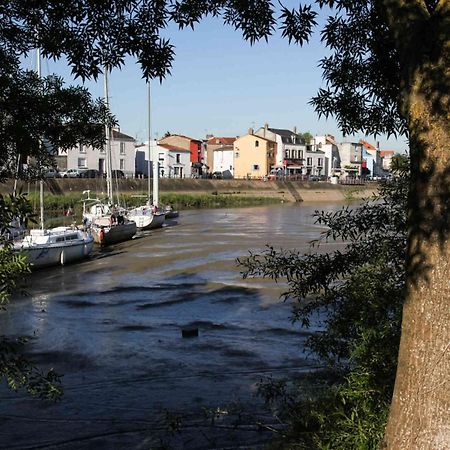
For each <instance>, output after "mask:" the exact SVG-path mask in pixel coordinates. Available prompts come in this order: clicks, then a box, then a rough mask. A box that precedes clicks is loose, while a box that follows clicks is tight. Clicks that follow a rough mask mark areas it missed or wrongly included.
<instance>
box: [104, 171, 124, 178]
mask: <svg viewBox="0 0 450 450" xmlns="http://www.w3.org/2000/svg"><path fill="white" fill-rule="evenodd" d="M111 177H112V179H114V178H125V174H124V173H123V170H119V169H114V170H111ZM103 178H106V173H104V174H103Z"/></svg>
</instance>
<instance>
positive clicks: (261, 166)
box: [233, 129, 277, 178]
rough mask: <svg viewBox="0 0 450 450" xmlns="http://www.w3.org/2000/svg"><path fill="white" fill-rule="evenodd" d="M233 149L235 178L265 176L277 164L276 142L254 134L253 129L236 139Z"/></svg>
mask: <svg viewBox="0 0 450 450" xmlns="http://www.w3.org/2000/svg"><path fill="white" fill-rule="evenodd" d="M233 149H234V158H233V161H234V177H235V178H263V177H266V176H267V175H269V173H270V170H271V169H272V168H273V167H274V166H275V153H276V151H277V144H276V142H275V141H271V140H269V139H266V138H263V137H261V136H257V135H255V134H253V130H252V129H250V130H249V133H248V134H246V135H244V136H241V137H239V138H237V139H236V140H235V141H234V144H233Z"/></svg>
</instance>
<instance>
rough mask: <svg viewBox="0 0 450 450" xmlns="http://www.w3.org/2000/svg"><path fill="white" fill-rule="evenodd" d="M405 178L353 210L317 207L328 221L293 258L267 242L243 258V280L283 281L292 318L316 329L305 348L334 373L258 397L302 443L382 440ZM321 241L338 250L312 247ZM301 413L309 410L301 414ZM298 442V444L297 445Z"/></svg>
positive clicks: (400, 290) (396, 324)
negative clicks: (315, 383) (314, 390)
mask: <svg viewBox="0 0 450 450" xmlns="http://www.w3.org/2000/svg"><path fill="white" fill-rule="evenodd" d="M407 192H408V177H407V176H406V175H403V176H398V177H396V178H394V179H393V180H392V181H389V182H386V183H384V184H383V185H382V186H381V187H380V190H379V193H378V194H377V195H376V196H375V197H374V198H373V199H370V200H367V201H366V202H365V203H364V204H363V205H362V206H361V207H359V208H350V207H346V208H343V209H341V210H339V211H337V212H316V214H315V216H316V219H317V222H318V223H319V224H322V225H324V226H326V227H327V231H326V232H324V234H323V236H322V237H321V239H319V240H318V241H315V242H314V243H313V244H312V245H313V246H317V247H318V250H319V251H318V252H314V253H308V254H299V253H297V252H295V251H284V250H275V249H274V248H272V247H269V248H268V250H266V251H265V252H263V253H262V254H250V256H249V257H248V258H247V259H245V260H241V261H240V263H241V264H242V265H243V266H244V267H245V272H244V276H246V277H248V276H258V277H259V276H262V277H270V278H272V279H274V280H275V281H278V280H280V279H285V280H286V281H287V284H288V289H287V291H286V292H285V293H284V294H283V298H284V299H285V300H292V301H294V303H293V320H294V321H296V322H299V323H300V324H301V326H302V327H309V326H310V324H311V319H312V317H313V316H314V318H315V319H316V320H319V321H320V323H321V325H322V328H321V331H320V332H317V333H313V334H312V335H311V336H310V337H309V338H308V340H307V343H306V345H307V348H308V349H309V350H310V351H311V352H313V353H314V354H315V355H317V356H319V357H320V358H321V359H322V360H323V361H324V362H325V363H326V364H327V365H328V366H329V367H330V368H332V370H333V371H334V373H335V378H334V381H335V383H334V384H331V385H328V387H326V388H325V389H324V390H323V391H322V394H321V395H319V396H317V394H316V395H315V396H314V397H313V399H312V400H310V401H307V400H305V391H304V390H300V391H299V390H298V389H295V386H294V389H293V391H292V390H291V391H289V392H288V391H287V390H286V385H284V386H282V389H280V384H279V382H275V384H274V381H273V380H272V382H271V383H269V384H268V385H266V386H264V384H263V386H262V393H263V394H264V396H265V397H266V399H267V400H270V402H271V403H272V404H275V403H277V402H278V403H279V402H280V400H281V402H282V406H280V405H278V409H279V410H280V411H281V413H280V414H282V416H283V418H284V420H286V422H287V423H288V430H287V432H286V436H285V438H286V439H287V440H288V441H290V440H291V439H294V440H296V441H297V442H298V441H300V442H303V443H304V445H305V447H304V448H323V449H325V448H327V449H332V448H333V449H348V448H364V449H372V448H373V449H375V448H377V446H378V445H379V442H380V440H381V438H382V436H383V432H384V426H385V421H386V419H387V412H388V408H389V404H390V400H391V396H392V390H393V386H394V380H395V372H396V365H397V353H398V346H399V340H400V332H401V311H402V305H403V298H404V290H405V257H406V197H407ZM324 241H327V242H328V241H333V242H336V243H341V245H344V249H343V250H340V249H339V247H340V245H339V246H338V249H336V250H334V251H333V252H329V253H322V252H320V245H321V244H322V243H323V242H324ZM306 411H307V412H306ZM300 448H302V447H300Z"/></svg>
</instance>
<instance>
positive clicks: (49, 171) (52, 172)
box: [44, 167, 61, 178]
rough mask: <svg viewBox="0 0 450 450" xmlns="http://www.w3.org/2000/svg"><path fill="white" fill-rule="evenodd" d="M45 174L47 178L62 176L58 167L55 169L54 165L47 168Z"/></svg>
mask: <svg viewBox="0 0 450 450" xmlns="http://www.w3.org/2000/svg"><path fill="white" fill-rule="evenodd" d="M44 176H45V178H61V174H60V173H59V171H58V169H55V168H54V167H51V168H49V169H47V171H46V172H45V174H44Z"/></svg>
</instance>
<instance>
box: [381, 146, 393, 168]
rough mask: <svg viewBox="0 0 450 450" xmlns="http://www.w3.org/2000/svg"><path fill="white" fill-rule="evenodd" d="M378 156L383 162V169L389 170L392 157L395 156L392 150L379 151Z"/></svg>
mask: <svg viewBox="0 0 450 450" xmlns="http://www.w3.org/2000/svg"><path fill="white" fill-rule="evenodd" d="M380 155H381V158H382V160H383V169H384V170H387V171H389V170H391V162H392V157H393V156H394V155H395V152H394V150H381V151H380Z"/></svg>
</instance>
